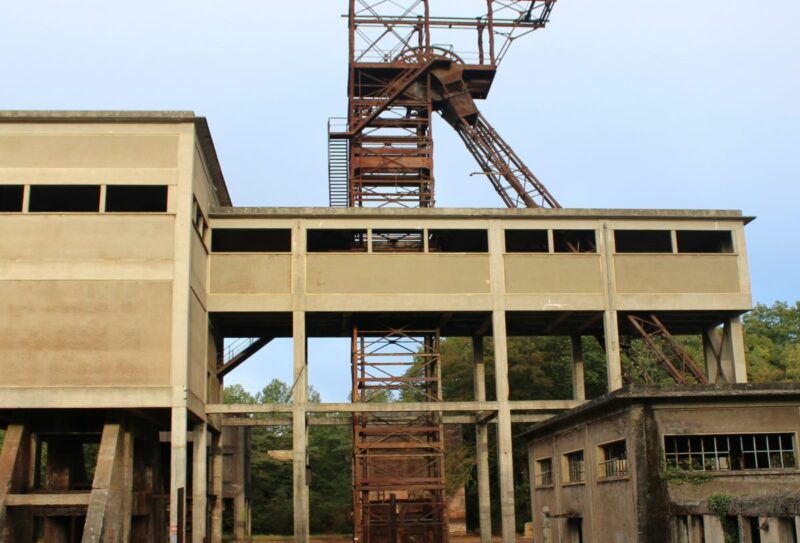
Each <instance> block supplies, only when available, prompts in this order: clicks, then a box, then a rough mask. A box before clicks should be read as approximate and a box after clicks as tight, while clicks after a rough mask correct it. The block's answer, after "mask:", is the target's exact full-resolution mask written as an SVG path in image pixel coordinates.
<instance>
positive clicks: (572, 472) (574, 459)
mask: <svg viewBox="0 0 800 543" xmlns="http://www.w3.org/2000/svg"><path fill="white" fill-rule="evenodd" d="M564 456H565V457H566V466H565V467H566V471H567V473H566V477H565V479H566V481H567V482H568V483H580V482H582V481H583V480H584V475H585V473H584V469H583V451H575V452H572V453H568V454H565V455H564Z"/></svg>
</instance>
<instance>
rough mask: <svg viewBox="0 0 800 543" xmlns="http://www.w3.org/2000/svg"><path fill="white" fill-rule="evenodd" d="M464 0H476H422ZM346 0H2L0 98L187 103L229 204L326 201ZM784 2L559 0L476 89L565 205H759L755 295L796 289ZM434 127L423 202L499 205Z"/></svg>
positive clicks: (341, 389)
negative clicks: (218, 167) (431, 183)
mask: <svg viewBox="0 0 800 543" xmlns="http://www.w3.org/2000/svg"><path fill="white" fill-rule="evenodd" d="M469 2H472V3H474V4H475V13H476V14H477V13H479V12H480V9H481V6H483V5H484V2H483V1H482V0H459V1H457V2H456V1H454V0H440V1H437V0H432V6H433V9H434V10H435V11H437V12H438V13H439V14H446V13H447V12H448V7H447V6H448V4H449V5H457V6H459V13H463V11H464V7H463V6H465V5H467V4H468V3H469ZM346 6H347V2H346V0H318V1H314V0H307V1H305V2H290V1H285V2H276V1H274V0H262V1H261V2H257V1H254V0H225V1H222V0H213V1H212V0H205V1H198V0H194V1H189V0H173V1H166V0H161V1H153V0H137V1H136V2H117V1H113V0H103V1H99V0H87V1H84V0H74V1H71V2H63V1H55V0H51V1H45V0H27V1H25V2H19V1H12V0H0V74H1V75H0V77H1V78H2V79H1V80H2V84H1V85H0V108H1V109H125V110H129V109H181V110H194V111H195V112H196V113H197V114H198V115H204V116H206V117H208V120H209V123H210V126H211V130H212V135H213V137H214V140H215V143H216V146H217V149H218V151H219V155H220V160H221V162H222V167H223V170H224V172H225V175H226V178H227V181H228V185H229V187H230V191H231V194H232V196H233V200H234V203H235V204H236V205H265V206H271V205H276V206H324V205H327V186H326V183H327V180H326V176H327V170H326V150H325V149H326V148H325V144H326V141H325V122H326V119H327V117H329V116H341V115H343V114H344V112H345V106H346V94H345V92H346V88H345V82H346V75H347V69H346V68H347V66H346V62H347V33H346V27H345V21H344V20H342V19H341V18H340V17H339V15H340V14H341V13H344V12H345V10H346ZM298 21H303V22H302V23H301V22H298ZM798 21H800V3H797V2H793V1H789V0H773V1H771V2H765V3H762V4H753V3H752V2H744V1H740V0H733V1H731V0H725V1H723V0H704V1H703V2H695V3H692V4H672V3H667V2H658V3H656V2H646V1H642V0H620V1H617V2H612V3H609V2H588V1H586V0H559V2H558V4H557V5H556V7H555V9H554V10H553V14H552V17H551V22H550V25H549V26H548V28H546V29H544V30H542V31H537V32H536V33H534V34H533V35H530V36H527V37H525V38H523V39H521V40H519V41H518V42H517V43H515V44H514V45H513V47H512V49H511V52H510V53H509V55H508V56H507V58H506V60H505V61H504V63H503V65H502V66H501V68H500V71H499V73H498V77H497V79H496V82H495V85H494V87H493V89H492V93H491V95H490V97H489V99H488V100H487V101H486V102H485V103H484V104H481V108H482V110H483V112H484V113H485V115H486V116H487V117H488V119H489V120H490V122H491V123H492V124H493V125H494V126H495V127H496V128H497V129H498V131H499V132H500V133H501V134H502V135H503V137H504V138H505V139H506V140H508V141H509V142H510V143H511V144H512V146H513V147H514V148H515V150H516V151H517V152H518V153H519V154H520V155H521V156H522V157H523V158H524V159H525V160H526V162H527V164H528V166H529V167H530V168H531V169H532V170H533V171H534V172H536V174H537V175H538V176H539V177H540V178H541V179H542V181H543V182H544V183H545V184H546V185H547V186H548V188H549V189H550V191H551V192H552V193H553V194H554V195H555V196H556V197H557V198H558V199H559V201H560V202H561V203H562V205H564V206H565V207H624V208H725V209H741V210H743V211H744V213H745V214H748V215H756V216H757V217H758V219H757V220H756V221H755V222H754V223H753V224H751V225H750V226H749V227H748V230H747V234H748V249H749V257H750V267H751V273H752V280H753V293H754V297H755V300H756V301H759V302H765V303H771V302H772V301H774V300H790V301H791V300H797V299H798V298H800V279H798V278H799V277H800V271H798V270H800V249H799V248H798V245H796V240H797V237H798V232H800V218H798V207H800V188H799V184H798V179H800V150H798V143H799V139H800V138H798V130H800V99H799V98H798V97H800V32H798V31H797V24H798ZM434 130H435V135H436V146H437V147H436V167H437V171H436V175H437V202H438V205H439V206H440V207H451V206H453V207H457V206H467V207H498V206H499V205H500V201H499V199H498V197H497V196H496V195H495V194H494V193H493V191H492V190H491V189H490V187H489V186H488V184H487V183H486V182H485V180H483V179H481V178H480V177H477V176H476V177H469V174H470V173H471V172H473V171H475V170H476V167H475V166H474V164H473V162H472V158H471V157H470V156H469V155H468V154H467V152H466V151H465V150H464V149H463V145H462V144H461V142H460V140H459V139H458V138H457V137H456V136H455V134H453V133H452V131H451V129H450V128H449V127H448V126H447V125H445V124H444V123H443V122H438V124H437V125H436V126H435V129H434ZM288 352H289V351H288V349H287V348H286V346H285V345H283V346H282V345H280V344H278V345H274V346H269V347H268V348H267V349H266V351H265V354H264V355H263V356H262V357H259V359H258V360H252V361H250V362H249V363H248V364H245V366H244V367H243V368H242V369H240V370H237V371H236V372H234V373H233V374H232V375H231V379H229V381H231V382H233V381H237V380H241V381H244V382H245V384H246V385H247V387H248V388H250V389H252V390H257V389H259V388H260V386H261V383H263V382H264V380H265V379H268V378H269V377H270V376H271V375H272V373H274V372H272V371H271V370H265V369H264V368H265V367H267V364H268V362H267V360H268V359H280V360H281V362H280V364H279V366H280V367H281V368H285V370H283V371H282V372H281V373H276V375H277V376H279V377H281V378H283V379H284V380H285V381H291V379H290V377H287V375H288V370H289V369H290V367H291V365H290V364H289V362H288V356H289V355H288ZM340 352H341V353H342V356H344V357H345V359H346V357H347V349H346V348H344V349H342V348H341V347H336V348H332V347H331V344H330V343H327V342H315V343H312V348H311V357H312V358H311V372H310V376H311V380H312V383H313V384H314V385H315V386H316V388H317V389H318V390H320V391H321V392H322V395H323V398H324V399H326V400H331V401H333V400H341V399H343V398H344V396H343V395H344V394H346V391H347V384H346V383H347V380H348V379H349V373H348V372H347V371H346V370H345V369H343V370H341V371H339V370H338V369H337V371H335V372H334V371H332V370H329V369H328V368H330V364H327V362H326V361H327V360H328V359H329V358H331V357H332V356H335V357H337V358H338V357H339V356H340ZM315 353H316V354H315ZM332 353H333V354H332ZM316 359H319V360H320V361H319V362H316V361H315V360H316ZM317 365H318V366H319V368H320V369H319V371H315V370H314V368H315V367H317ZM270 366H272V364H270ZM336 367H337V368H339V367H340V366H339V364H336ZM342 368H343V366H342ZM341 377H344V380H343V381H342V380H341ZM342 383H344V385H342Z"/></svg>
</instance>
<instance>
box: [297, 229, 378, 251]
mask: <svg viewBox="0 0 800 543" xmlns="http://www.w3.org/2000/svg"><path fill="white" fill-rule="evenodd" d="M306 235H307V237H306V242H307V244H308V245H307V250H308V252H309V253H365V252H367V231H366V230H308V231H307V233H306Z"/></svg>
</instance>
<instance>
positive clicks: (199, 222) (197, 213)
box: [192, 198, 208, 239]
mask: <svg viewBox="0 0 800 543" xmlns="http://www.w3.org/2000/svg"><path fill="white" fill-rule="evenodd" d="M192 209H193V210H194V217H193V219H192V224H194V229H195V230H196V231H197V233H198V234H200V237H201V238H203V239H205V237H206V232H208V221H206V217H205V215H203V207H202V206H201V205H200V202H198V201H197V198H193V199H192Z"/></svg>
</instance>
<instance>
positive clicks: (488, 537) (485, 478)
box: [472, 336, 492, 543]
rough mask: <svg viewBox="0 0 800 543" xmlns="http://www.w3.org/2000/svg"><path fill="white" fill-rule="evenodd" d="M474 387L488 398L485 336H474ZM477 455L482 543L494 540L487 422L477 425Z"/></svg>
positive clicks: (481, 398) (481, 397) (480, 398)
mask: <svg viewBox="0 0 800 543" xmlns="http://www.w3.org/2000/svg"><path fill="white" fill-rule="evenodd" d="M472 357H473V360H474V363H475V364H474V366H473V381H474V383H473V388H474V392H475V401H478V402H482V401H485V400H486V364H485V363H484V360H483V338H482V337H477V336H476V337H473V338H472ZM475 456H476V461H477V464H478V518H479V521H480V530H481V543H491V541H492V504H491V492H490V488H489V428H488V426H487V424H486V423H483V424H476V425H475Z"/></svg>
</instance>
